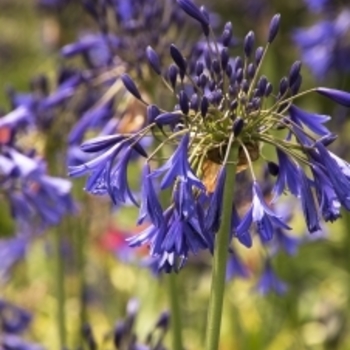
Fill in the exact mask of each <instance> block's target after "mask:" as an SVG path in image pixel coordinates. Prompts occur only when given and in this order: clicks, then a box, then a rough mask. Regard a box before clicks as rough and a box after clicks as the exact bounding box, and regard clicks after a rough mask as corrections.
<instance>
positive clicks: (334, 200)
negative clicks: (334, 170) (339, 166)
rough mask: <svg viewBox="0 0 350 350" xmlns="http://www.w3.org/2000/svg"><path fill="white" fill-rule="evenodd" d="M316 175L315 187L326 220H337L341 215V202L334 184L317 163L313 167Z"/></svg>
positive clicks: (314, 175)
mask: <svg viewBox="0 0 350 350" xmlns="http://www.w3.org/2000/svg"><path fill="white" fill-rule="evenodd" d="M311 171H312V173H313V177H314V183H313V185H314V187H315V190H316V197H317V200H318V205H319V207H320V211H321V213H322V217H323V219H324V220H325V221H331V222H333V221H335V220H337V219H338V218H339V217H340V208H341V204H340V202H339V199H338V196H337V195H336V193H335V191H334V188H333V185H332V183H331V181H330V179H329V178H328V176H327V175H326V174H325V173H324V171H323V170H322V169H321V168H319V167H318V166H317V165H315V166H313V167H311Z"/></svg>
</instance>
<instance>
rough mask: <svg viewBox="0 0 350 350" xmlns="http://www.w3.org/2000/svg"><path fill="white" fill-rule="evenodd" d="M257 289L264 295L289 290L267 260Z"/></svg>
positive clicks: (283, 292)
mask: <svg viewBox="0 0 350 350" xmlns="http://www.w3.org/2000/svg"><path fill="white" fill-rule="evenodd" d="M256 289H257V291H258V292H259V293H261V294H262V295H265V294H268V293H270V292H275V293H276V294H279V295H282V294H285V293H286V292H287V285H286V284H285V283H284V282H282V281H281V280H280V279H279V278H278V277H277V276H276V274H275V272H274V271H273V269H272V266H271V263H270V262H269V261H266V263H265V267H264V270H263V273H262V275H261V277H260V279H259V281H258V283H257V286H256Z"/></svg>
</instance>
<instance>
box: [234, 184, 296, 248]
mask: <svg viewBox="0 0 350 350" xmlns="http://www.w3.org/2000/svg"><path fill="white" fill-rule="evenodd" d="M253 222H254V223H256V225H257V231H258V234H259V236H260V238H261V240H262V241H263V242H266V241H269V240H271V239H272V238H273V233H274V225H276V226H278V227H282V228H284V229H290V228H289V226H288V225H287V224H285V223H284V222H283V221H282V220H281V218H280V217H278V216H277V215H276V214H275V213H274V212H273V211H272V209H271V208H269V207H268V205H267V204H266V202H265V199H264V197H263V194H262V192H261V189H260V187H259V184H258V183H257V182H256V181H255V182H254V184H253V200H252V205H251V207H250V209H249V210H248V212H247V213H246V214H245V216H244V217H243V219H242V221H241V223H240V224H239V226H238V227H237V235H238V236H240V235H242V234H245V233H246V232H247V231H248V230H249V229H250V227H251V225H252V223H253Z"/></svg>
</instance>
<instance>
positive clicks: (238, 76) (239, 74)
mask: <svg viewBox="0 0 350 350" xmlns="http://www.w3.org/2000/svg"><path fill="white" fill-rule="evenodd" d="M236 80H237V81H238V83H241V82H242V80H243V69H242V68H239V69H238V71H237V72H236Z"/></svg>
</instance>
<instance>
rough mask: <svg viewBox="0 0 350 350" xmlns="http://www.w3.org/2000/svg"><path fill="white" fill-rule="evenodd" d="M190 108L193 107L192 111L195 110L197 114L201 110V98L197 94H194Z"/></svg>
mask: <svg viewBox="0 0 350 350" xmlns="http://www.w3.org/2000/svg"><path fill="white" fill-rule="evenodd" d="M190 106H191V109H192V110H194V111H195V112H197V111H198V108H199V97H198V95H197V94H193V95H192V96H191V100H190Z"/></svg>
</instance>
